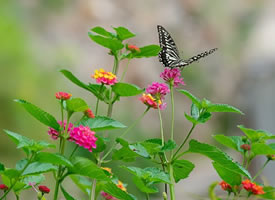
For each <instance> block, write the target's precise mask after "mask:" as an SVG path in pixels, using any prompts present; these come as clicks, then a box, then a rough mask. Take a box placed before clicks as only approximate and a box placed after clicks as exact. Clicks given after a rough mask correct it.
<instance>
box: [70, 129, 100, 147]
mask: <svg viewBox="0 0 275 200" xmlns="http://www.w3.org/2000/svg"><path fill="white" fill-rule="evenodd" d="M70 141H73V142H75V143H76V144H78V145H79V146H82V147H84V148H85V149H88V150H89V151H90V152H92V149H95V148H96V141H97V138H96V137H95V132H94V131H91V129H90V127H88V126H83V125H80V126H79V127H75V128H74V129H73V130H72V131H71V133H70Z"/></svg>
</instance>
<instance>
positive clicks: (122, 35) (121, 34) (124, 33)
mask: <svg viewBox="0 0 275 200" xmlns="http://www.w3.org/2000/svg"><path fill="white" fill-rule="evenodd" d="M113 29H114V30H115V31H116V34H117V37H118V39H119V40H122V41H123V40H126V39H129V38H132V37H135V36H136V35H135V34H134V33H131V32H130V31H129V30H128V29H127V28H125V27H122V26H119V27H117V28H113Z"/></svg>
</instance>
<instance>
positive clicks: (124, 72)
mask: <svg viewBox="0 0 275 200" xmlns="http://www.w3.org/2000/svg"><path fill="white" fill-rule="evenodd" d="M130 61H131V59H128V61H127V64H126V67H125V69H124V71H123V74H122V76H121V79H120V81H119V82H122V80H123V79H124V76H125V74H126V72H127V70H128V67H129V63H130Z"/></svg>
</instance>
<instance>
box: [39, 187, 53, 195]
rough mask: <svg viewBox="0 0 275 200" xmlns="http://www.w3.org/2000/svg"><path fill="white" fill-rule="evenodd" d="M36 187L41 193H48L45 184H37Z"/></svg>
mask: <svg viewBox="0 0 275 200" xmlns="http://www.w3.org/2000/svg"><path fill="white" fill-rule="evenodd" d="M38 189H39V191H40V192H42V194H48V193H50V191H51V190H50V188H48V187H47V186H45V185H39V186H38Z"/></svg>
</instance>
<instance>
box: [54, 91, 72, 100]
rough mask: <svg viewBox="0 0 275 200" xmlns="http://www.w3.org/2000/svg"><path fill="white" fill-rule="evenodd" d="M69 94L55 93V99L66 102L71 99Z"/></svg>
mask: <svg viewBox="0 0 275 200" xmlns="http://www.w3.org/2000/svg"><path fill="white" fill-rule="evenodd" d="M71 96H72V95H71V94H70V93H67V92H57V93H55V97H56V98H57V99H60V100H68V99H69V98H71Z"/></svg>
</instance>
